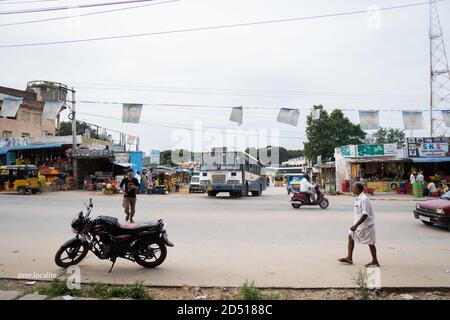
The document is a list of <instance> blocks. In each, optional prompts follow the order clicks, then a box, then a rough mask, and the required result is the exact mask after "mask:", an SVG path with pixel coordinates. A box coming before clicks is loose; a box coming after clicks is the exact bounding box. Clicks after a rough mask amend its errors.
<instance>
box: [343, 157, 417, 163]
mask: <svg viewBox="0 0 450 320" xmlns="http://www.w3.org/2000/svg"><path fill="white" fill-rule="evenodd" d="M347 162H349V163H389V162H411V159H407V158H395V159H392V158H376V159H364V158H357V159H347Z"/></svg>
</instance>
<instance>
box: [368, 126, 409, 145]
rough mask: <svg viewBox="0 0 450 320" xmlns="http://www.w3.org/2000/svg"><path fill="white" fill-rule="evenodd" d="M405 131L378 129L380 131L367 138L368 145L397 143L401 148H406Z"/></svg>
mask: <svg viewBox="0 0 450 320" xmlns="http://www.w3.org/2000/svg"><path fill="white" fill-rule="evenodd" d="M405 139H406V138H405V131H404V130H402V129H395V128H382V127H380V128H378V130H377V131H376V132H375V133H374V134H373V135H371V136H370V137H368V138H367V140H366V142H367V143H378V144H384V143H396V144H397V145H398V146H399V147H404V146H405Z"/></svg>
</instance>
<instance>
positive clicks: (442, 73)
mask: <svg viewBox="0 0 450 320" xmlns="http://www.w3.org/2000/svg"><path fill="white" fill-rule="evenodd" d="M429 37H430V134H431V137H440V136H445V135H446V134H447V132H448V128H447V126H446V125H445V121H444V119H443V116H442V113H441V111H442V110H446V109H450V71H449V68H448V61H447V54H446V51H445V44H444V38H443V35H442V27H441V22H440V19H439V12H438V7H437V0H430V34H429Z"/></svg>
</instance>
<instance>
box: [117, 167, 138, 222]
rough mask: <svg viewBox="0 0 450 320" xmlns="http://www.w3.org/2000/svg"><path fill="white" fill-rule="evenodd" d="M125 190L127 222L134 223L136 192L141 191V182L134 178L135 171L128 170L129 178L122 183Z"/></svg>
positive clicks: (121, 186) (124, 204) (124, 203)
mask: <svg viewBox="0 0 450 320" xmlns="http://www.w3.org/2000/svg"><path fill="white" fill-rule="evenodd" d="M120 188H121V189H122V190H123V204H122V205H123V208H124V212H125V215H126V216H125V221H128V220H129V221H130V222H131V223H134V220H133V217H134V213H135V212H136V192H137V191H138V190H139V182H138V180H137V179H136V178H133V169H128V170H127V176H126V177H125V178H124V179H123V180H122V182H121V183H120Z"/></svg>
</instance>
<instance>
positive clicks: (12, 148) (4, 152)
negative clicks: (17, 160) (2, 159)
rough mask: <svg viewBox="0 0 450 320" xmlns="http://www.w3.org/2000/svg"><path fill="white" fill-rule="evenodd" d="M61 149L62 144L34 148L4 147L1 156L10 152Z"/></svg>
mask: <svg viewBox="0 0 450 320" xmlns="http://www.w3.org/2000/svg"><path fill="white" fill-rule="evenodd" d="M61 147H62V144H59V143H53V144H41V145H32V146H17V147H3V148H0V154H6V153H7V152H8V151H17V150H36V149H50V148H61Z"/></svg>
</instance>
